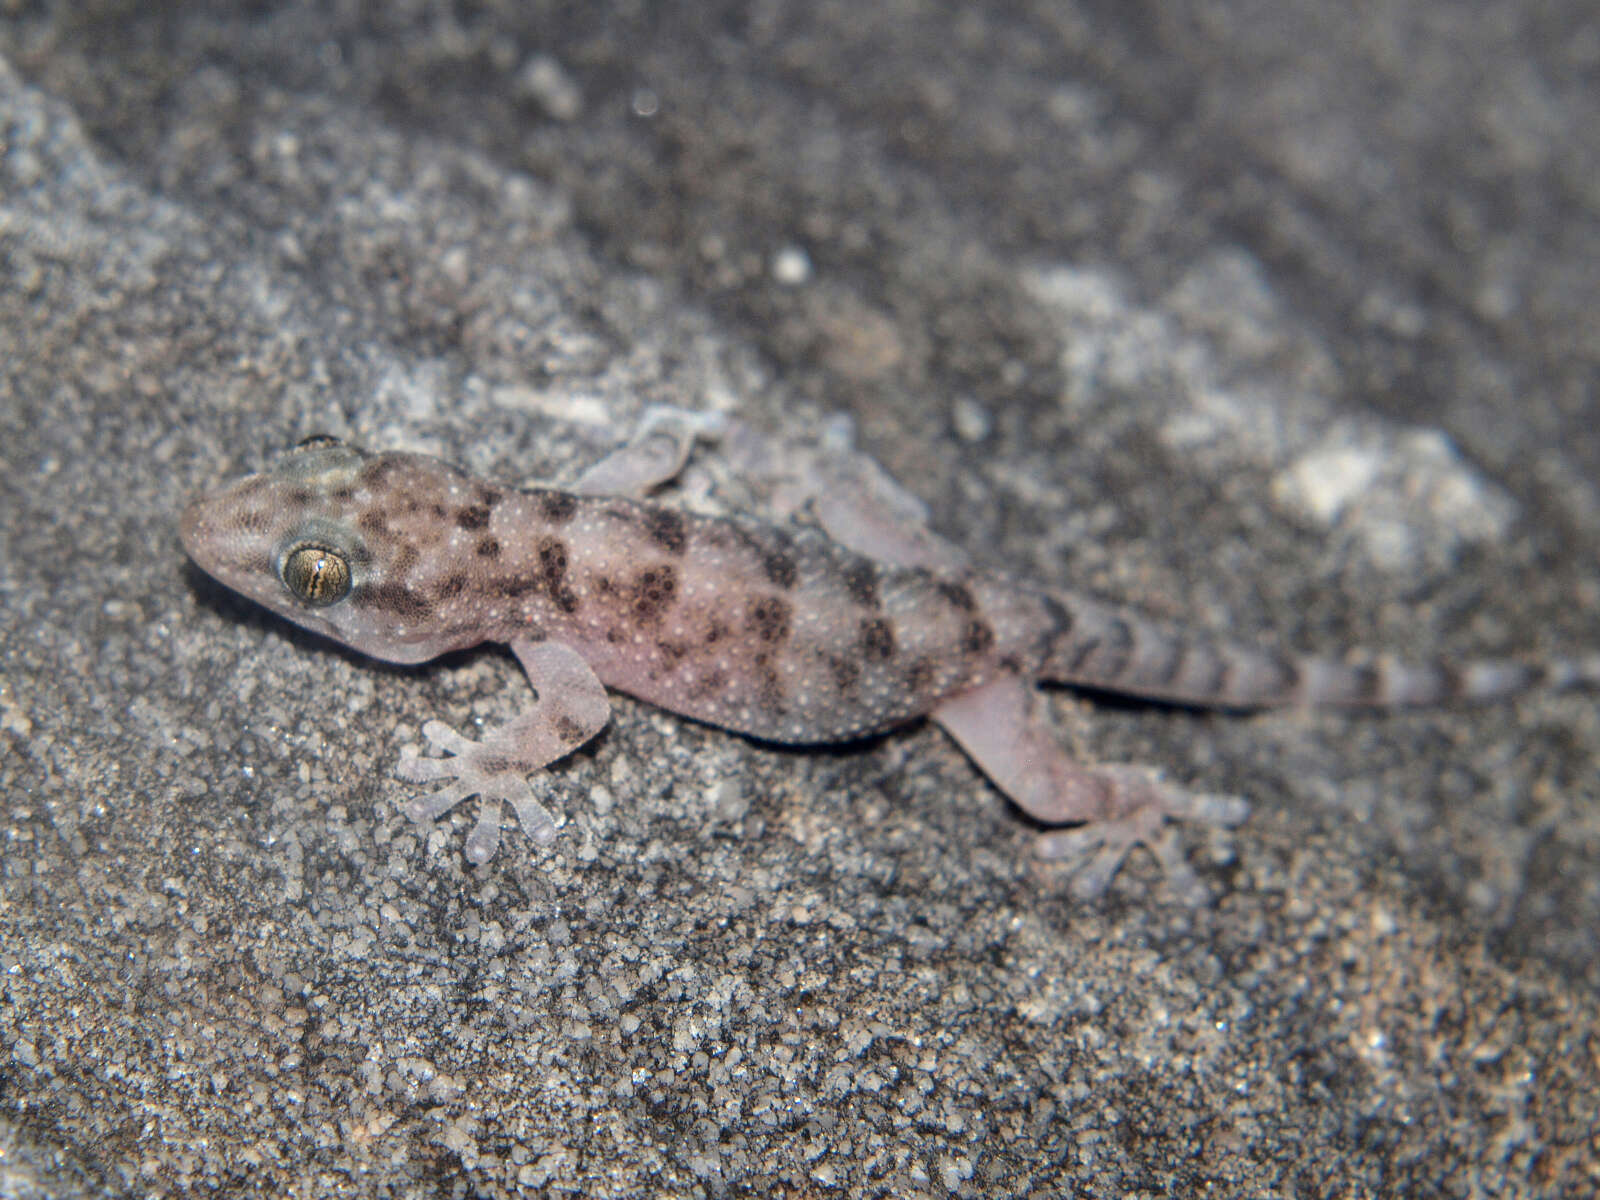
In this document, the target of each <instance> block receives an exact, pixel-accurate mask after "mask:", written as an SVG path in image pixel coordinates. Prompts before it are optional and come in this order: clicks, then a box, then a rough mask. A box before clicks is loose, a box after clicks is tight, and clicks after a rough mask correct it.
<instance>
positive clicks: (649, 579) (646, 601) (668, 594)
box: [633, 563, 678, 621]
mask: <svg viewBox="0 0 1600 1200" xmlns="http://www.w3.org/2000/svg"><path fill="white" fill-rule="evenodd" d="M677 594H678V573H677V571H675V570H673V568H672V567H670V566H668V565H667V564H666V563H661V564H659V565H657V566H654V567H646V568H645V569H644V570H642V571H640V572H639V573H638V574H637V575H636V576H634V579H633V615H634V616H636V617H638V618H639V619H640V620H641V621H649V620H653V619H654V618H656V617H659V616H660V615H661V614H662V613H663V612H665V611H666V609H667V607H668V606H669V605H671V603H672V601H673V599H674V598H675V597H676V596H677Z"/></svg>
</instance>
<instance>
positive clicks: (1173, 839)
mask: <svg viewBox="0 0 1600 1200" xmlns="http://www.w3.org/2000/svg"><path fill="white" fill-rule="evenodd" d="M1083 775H1084V776H1085V777H1086V778H1088V779H1092V780H1093V781H1094V782H1096V783H1098V784H1099V785H1100V786H1101V787H1102V788H1103V789H1104V794H1105V795H1106V798H1107V807H1108V810H1109V811H1110V812H1112V813H1115V814H1119V815H1112V816H1106V817H1102V818H1098V819H1092V820H1090V821H1088V822H1086V823H1085V824H1083V825H1080V826H1077V827H1076V828H1073V829H1052V830H1048V831H1046V832H1045V833H1042V834H1040V835H1039V837H1038V839H1037V840H1036V841H1035V843H1034V855H1035V857H1037V858H1040V859H1043V860H1046V861H1052V862H1061V863H1065V864H1067V866H1068V869H1069V871H1070V872H1071V874H1072V881H1071V885H1070V886H1071V890H1072V893H1073V895H1075V896H1076V897H1078V898H1079V899H1081V900H1091V899H1094V898H1095V897H1097V896H1100V895H1102V894H1103V893H1104V892H1105V890H1106V888H1107V887H1108V886H1109V885H1110V883H1111V879H1112V876H1114V875H1115V874H1116V873H1117V868H1118V867H1120V866H1121V865H1122V860H1123V859H1124V858H1126V857H1127V855H1128V852H1129V851H1130V850H1132V849H1133V848H1134V847H1135V846H1140V845H1142V846H1144V847H1145V848H1146V849H1148V850H1149V851H1150V853H1151V854H1153V855H1154V856H1155V859H1156V861H1157V862H1158V863H1159V864H1160V865H1161V869H1162V871H1163V873H1164V874H1165V875H1166V877H1167V880H1168V882H1169V883H1170V885H1171V887H1172V889H1173V891H1174V893H1176V894H1177V896H1178V897H1179V899H1181V900H1182V901H1183V902H1184V903H1186V904H1190V905H1199V904H1204V903H1206V902H1207V901H1209V900H1210V898H1211V896H1210V891H1209V889H1207V887H1206V885H1205V884H1204V883H1202V882H1201V880H1200V877H1199V876H1198V875H1196V874H1195V872H1194V868H1192V867H1191V866H1190V865H1189V862H1188V860H1187V859H1186V858H1185V857H1184V854H1183V845H1182V841H1181V839H1180V838H1179V837H1178V831H1177V830H1176V829H1175V828H1173V826H1172V825H1171V823H1170V822H1171V821H1172V820H1175V819H1176V820H1185V821H1195V822H1198V823H1201V824H1206V825H1217V826H1223V827H1230V828H1231V827H1232V826H1235V825H1238V824H1239V823H1240V822H1242V821H1243V820H1244V819H1245V818H1246V817H1247V816H1248V815H1249V812H1250V806H1249V804H1248V803H1246V802H1245V801H1244V800H1243V799H1242V798H1241V797H1239V796H1230V795H1223V794H1217V793H1197V792H1190V791H1186V790H1185V789H1184V788H1181V787H1178V786H1176V785H1174V784H1170V783H1167V782H1166V781H1165V780H1163V779H1162V778H1161V774H1160V772H1159V771H1156V770H1153V769H1151V768H1148V767H1138V766H1098V767H1087V768H1084V769H1083Z"/></svg>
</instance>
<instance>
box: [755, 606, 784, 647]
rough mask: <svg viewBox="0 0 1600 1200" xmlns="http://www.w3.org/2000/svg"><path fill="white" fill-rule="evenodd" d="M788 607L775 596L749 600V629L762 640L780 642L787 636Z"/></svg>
mask: <svg viewBox="0 0 1600 1200" xmlns="http://www.w3.org/2000/svg"><path fill="white" fill-rule="evenodd" d="M789 615H790V608H789V605H788V603H787V602H786V601H783V600H780V599H778V597H776V596H761V597H758V598H757V599H755V600H752V601H751V602H750V631H751V632H752V633H754V634H755V635H756V637H757V638H758V639H759V640H761V641H763V642H781V641H783V639H784V638H786V637H788V636H789Z"/></svg>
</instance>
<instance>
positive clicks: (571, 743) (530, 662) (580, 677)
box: [395, 641, 611, 866]
mask: <svg viewBox="0 0 1600 1200" xmlns="http://www.w3.org/2000/svg"><path fill="white" fill-rule="evenodd" d="M511 649H512V652H513V653H515V654H516V656H517V658H518V660H519V661H520V662H521V663H522V667H523V670H525V671H526V672H527V673H528V678H529V679H530V680H531V681H532V682H533V685H534V688H535V689H536V690H537V691H538V694H539V695H538V699H537V700H535V701H534V704H533V706H532V707H531V708H529V709H528V710H527V711H525V712H523V713H521V714H520V715H519V716H517V717H515V718H513V719H512V720H511V721H509V722H507V723H506V724H504V725H502V726H500V727H499V728H498V729H494V730H491V731H490V732H489V733H488V734H487V735H486V736H485V737H484V739H483V740H482V741H476V742H475V741H473V740H472V739H471V738H467V737H463V736H462V735H461V734H459V733H457V732H456V731H455V730H454V729H451V728H450V727H449V726H448V725H446V724H445V723H444V722H442V721H429V722H428V723H427V724H425V725H424V726H423V727H422V736H423V737H424V738H426V739H427V741H428V744H429V745H430V746H431V747H433V748H434V749H435V750H441V751H443V752H444V753H446V754H447V755H449V757H448V758H423V757H422V756H421V755H419V754H418V753H417V749H416V747H415V746H407V747H405V748H404V749H403V750H402V751H401V752H400V762H399V764H398V765H397V766H396V767H395V774H396V775H398V776H400V778H401V779H404V780H407V781H408V782H410V783H436V782H443V783H444V784H445V786H444V787H442V788H440V789H439V790H438V791H436V792H433V793H432V794H430V795H428V796H424V797H423V798H421V799H420V800H414V801H412V802H411V803H410V804H408V805H407V806H406V815H407V816H409V817H410V818H411V819H412V820H413V821H416V822H417V823H418V824H419V825H427V824H431V823H432V822H433V821H436V820H438V819H439V818H440V817H442V816H443V815H444V814H445V813H447V812H449V811H450V810H451V809H452V808H454V807H455V806H456V805H457V804H460V803H461V802H462V801H463V800H465V799H467V798H468V797H469V796H478V797H481V799H482V801H483V807H482V810H481V811H480V812H479V814H478V823H477V825H476V826H475V827H474V828H473V830H472V832H471V833H470V834H469V835H468V836H467V846H466V853H467V858H468V859H469V860H470V861H471V862H473V863H475V864H477V865H479V866H481V865H482V864H484V863H486V862H488V861H489V860H490V859H491V858H493V857H494V854H495V851H496V850H497V849H498V848H499V846H500V815H501V808H500V804H501V802H502V801H504V802H505V803H507V804H509V805H511V807H512V809H513V810H515V812H516V814H517V819H518V820H519V821H520V822H521V824H522V828H523V831H524V832H525V833H526V834H527V835H528V837H530V838H531V839H532V840H533V841H535V842H538V843H540V844H543V843H546V842H549V841H551V840H552V839H553V838H554V837H555V836H556V822H555V818H554V817H552V816H551V815H550V812H549V810H548V809H546V808H545V806H544V805H543V804H540V803H539V801H538V799H537V798H536V797H535V796H534V794H533V788H532V787H531V786H529V784H528V775H529V773H530V772H532V771H537V770H539V769H540V768H541V767H545V766H548V765H549V764H550V763H552V762H555V761H556V760H557V759H559V758H563V757H565V756H566V755H567V754H570V753H571V752H572V751H573V750H576V749H577V748H578V747H579V746H581V745H583V743H584V742H586V741H588V740H589V739H590V738H591V737H593V736H594V735H595V734H596V733H598V732H599V731H600V729H601V727H602V726H604V725H605V723H606V720H607V719H608V718H609V717H610V715H611V703H610V701H609V700H608V699H607V698H606V690H605V687H604V685H602V684H601V682H600V680H599V679H597V678H596V677H595V673H594V671H593V670H592V669H591V668H590V666H589V664H588V663H586V662H585V661H584V660H583V658H582V657H581V656H580V655H579V654H578V652H577V651H575V650H573V649H572V648H571V647H569V646H564V645H562V644H560V643H559V642H531V641H516V642H513V643H512V644H511Z"/></svg>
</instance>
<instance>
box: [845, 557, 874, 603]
mask: <svg viewBox="0 0 1600 1200" xmlns="http://www.w3.org/2000/svg"><path fill="white" fill-rule="evenodd" d="M844 589H845V591H847V592H849V593H850V599H851V600H853V601H855V603H857V604H859V605H860V606H861V607H862V608H877V607H878V603H879V599H878V564H877V563H875V562H873V561H872V560H871V559H870V558H857V559H853V560H851V561H850V562H849V563H848V564H847V565H846V566H845V568H844Z"/></svg>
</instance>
